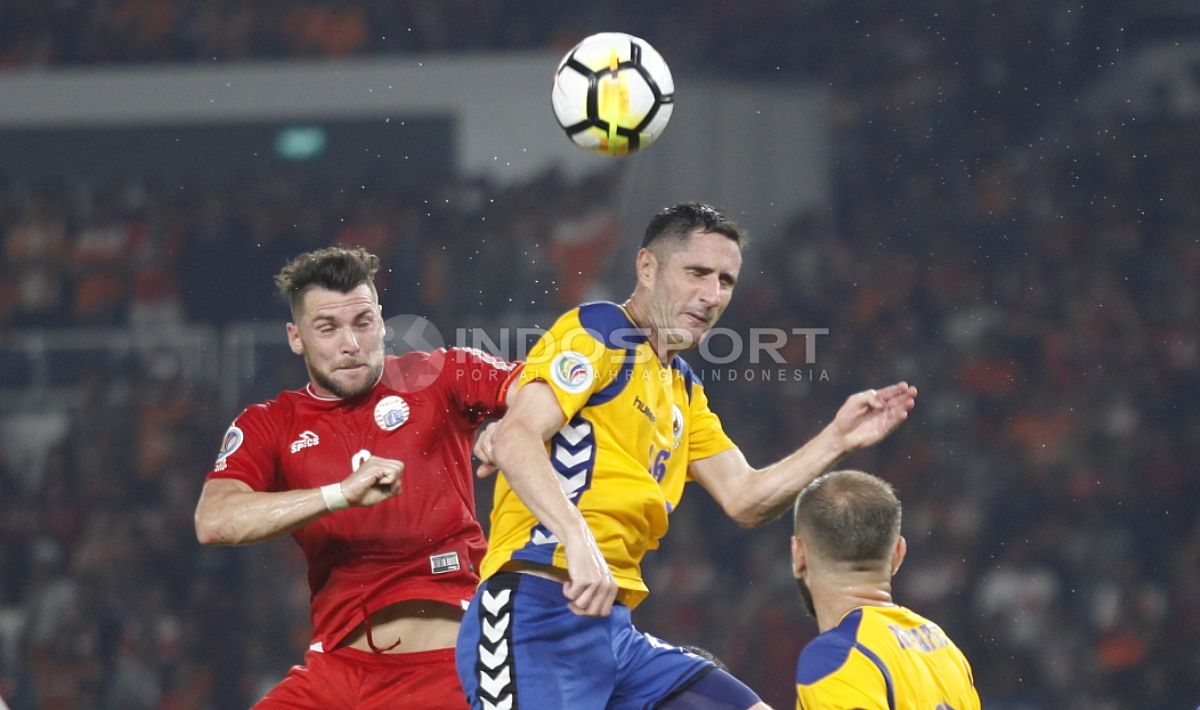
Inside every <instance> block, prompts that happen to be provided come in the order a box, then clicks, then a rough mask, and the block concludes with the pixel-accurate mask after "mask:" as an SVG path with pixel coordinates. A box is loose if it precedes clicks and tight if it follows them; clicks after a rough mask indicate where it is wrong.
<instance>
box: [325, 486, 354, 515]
mask: <svg viewBox="0 0 1200 710" xmlns="http://www.w3.org/2000/svg"><path fill="white" fill-rule="evenodd" d="M321 497H322V498H324V499H325V508H326V509H328V510H329V512H331V513H332V512H334V511H338V510H345V509H346V508H349V507H350V501H348V500H346V494H345V493H343V492H342V484H340V483H330V484H329V485H328V486H321Z"/></svg>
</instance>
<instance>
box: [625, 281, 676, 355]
mask: <svg viewBox="0 0 1200 710" xmlns="http://www.w3.org/2000/svg"><path fill="white" fill-rule="evenodd" d="M621 306H622V307H623V308H624V309H625V313H626V314H627V315H628V316H629V319H630V320H632V321H633V324H634V325H635V326H637V328H638V330H640V331H642V332H643V333H645V334H646V340H647V342H649V343H650V349H652V350H653V351H654V354H655V355H656V356H657V357H658V361H659V362H661V363H662V364H664V365H666V364H667V363H669V362H671V358H673V357H675V353H677V352H680V350H672V349H671V348H670V347H669V346H668V345H667V342H666V339H665V338H662V337H660V335H661V334H660V333H659V330H658V328H656V327H654V321H653V319H652V318H650V315H649V312H648V311H647V309H646V307H645V306H643V305H642V303H641V301H640V300H639V299H638V297H637V293H636V292H635V293H634V294H633V295H632V296H630V297H629V300H627V301H625V303H623V304H621Z"/></svg>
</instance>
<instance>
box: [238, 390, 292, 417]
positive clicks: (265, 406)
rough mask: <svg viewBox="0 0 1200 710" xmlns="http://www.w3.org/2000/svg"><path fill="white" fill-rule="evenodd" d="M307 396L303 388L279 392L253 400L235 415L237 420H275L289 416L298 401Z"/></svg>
mask: <svg viewBox="0 0 1200 710" xmlns="http://www.w3.org/2000/svg"><path fill="white" fill-rule="evenodd" d="M307 396H309V395H308V393H307V392H306V391H305V389H304V388H300V389H296V390H287V391H285V392H280V393H279V394H278V395H276V396H275V398H274V399H268V400H264V401H262V402H255V403H254V404H251V405H249V406H248V407H246V408H245V409H243V410H242V411H241V413H240V414H238V416H237V421H239V422H277V421H280V420H282V419H285V418H287V417H290V416H291V415H292V413H293V412H295V411H296V407H297V406H298V405H299V403H300V402H301V401H302V400H303V399H304V398H305V397H307Z"/></svg>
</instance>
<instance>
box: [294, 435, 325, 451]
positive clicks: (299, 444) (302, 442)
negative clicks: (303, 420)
mask: <svg viewBox="0 0 1200 710" xmlns="http://www.w3.org/2000/svg"><path fill="white" fill-rule="evenodd" d="M319 443H321V437H319V436H317V435H316V434H314V433H312V432H311V431H307V430H305V431H302V432H300V438H299V439H296V440H295V441H293V442H292V453H293V454H294V453H296V452H298V451H299V450H300V449H307V448H308V447H310V446H316V445H317V444H319Z"/></svg>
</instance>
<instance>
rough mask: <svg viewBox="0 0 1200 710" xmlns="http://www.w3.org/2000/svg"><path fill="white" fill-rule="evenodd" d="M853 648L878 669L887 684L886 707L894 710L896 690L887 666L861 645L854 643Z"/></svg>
mask: <svg viewBox="0 0 1200 710" xmlns="http://www.w3.org/2000/svg"><path fill="white" fill-rule="evenodd" d="M859 613H861V612H859ZM854 647H855V648H857V649H858V652H859V653H861V654H862V655H864V656H866V657H867V658H869V659H871V663H874V664H875V667H876V668H878V669H879V672H880V673H882V674H883V682H884V683H887V698H888V707H889V708H891V710H896V688H895V685H893V684H892V674H891V673H890V672H888V669H887V666H886V665H884V663H883V659H882V658H880V657H879V656H877V655H875V652H874V651H872V650H871V649H869V648H867V647H866V646H864V645H862V644H861V643H855V644H854Z"/></svg>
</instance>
